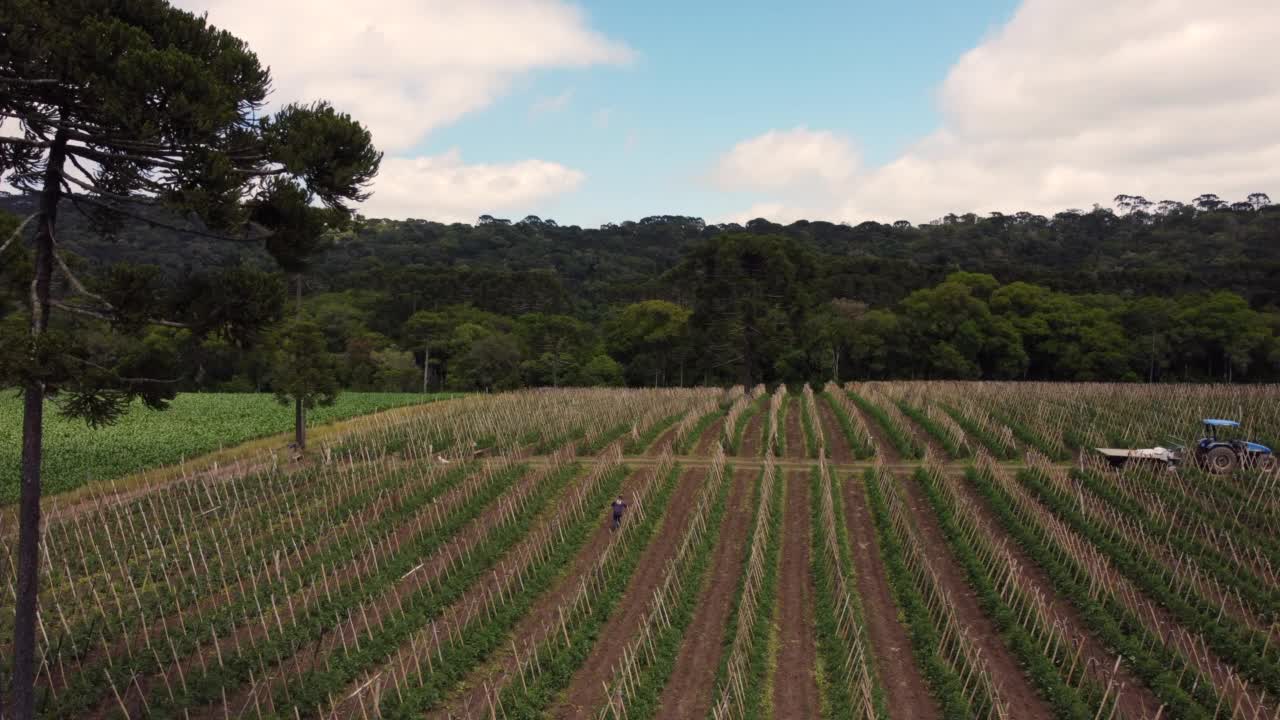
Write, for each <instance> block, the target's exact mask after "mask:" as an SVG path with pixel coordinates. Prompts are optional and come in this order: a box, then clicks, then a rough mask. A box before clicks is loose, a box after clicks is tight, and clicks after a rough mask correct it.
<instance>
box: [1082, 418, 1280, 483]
mask: <svg viewBox="0 0 1280 720" xmlns="http://www.w3.org/2000/svg"><path fill="white" fill-rule="evenodd" d="M1239 427H1240V423H1238V422H1236V421H1235V420H1220V419H1217V418H1206V419H1205V420H1204V431H1205V434H1204V437H1202V438H1200V440H1199V441H1198V442H1197V443H1196V444H1195V446H1194V447H1192V448H1191V449H1190V450H1189V451H1188V449H1187V448H1185V447H1181V446H1175V447H1171V448H1165V447H1153V448H1134V449H1128V448H1094V450H1096V451H1097V452H1098V453H1099V454H1101V455H1102V456H1103V457H1104V458H1106V459H1107V462H1109V463H1111V465H1112V467H1124V466H1125V465H1128V464H1129V463H1131V462H1138V463H1158V464H1163V465H1164V466H1165V467H1168V468H1175V467H1177V466H1178V465H1179V464H1181V463H1182V461H1183V460H1184V459H1186V458H1188V457H1189V458H1190V459H1191V460H1193V461H1194V462H1195V463H1196V464H1197V465H1198V466H1200V467H1201V468H1203V469H1204V470H1206V471H1208V472H1211V473H1213V474H1215V475H1226V474H1228V473H1230V472H1232V471H1234V470H1235V469H1236V468H1239V467H1246V468H1256V469H1258V470H1262V471H1264V472H1274V471H1275V470H1276V467H1277V459H1276V456H1275V455H1274V454H1273V453H1272V452H1271V448H1269V447H1267V446H1266V445H1261V444H1259V443H1256V442H1250V441H1247V440H1244V439H1242V438H1239V437H1228V434H1230V432H1231V431H1230V429H1231V428H1239ZM1220 435H1221V437H1220Z"/></svg>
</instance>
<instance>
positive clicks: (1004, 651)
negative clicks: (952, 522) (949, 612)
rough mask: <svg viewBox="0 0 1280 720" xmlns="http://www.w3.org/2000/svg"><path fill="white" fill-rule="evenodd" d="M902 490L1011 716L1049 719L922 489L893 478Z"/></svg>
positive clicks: (1049, 713) (1049, 712) (1046, 707)
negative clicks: (957, 556)
mask: <svg viewBox="0 0 1280 720" xmlns="http://www.w3.org/2000/svg"><path fill="white" fill-rule="evenodd" d="M897 480H898V483H899V484H900V486H901V487H902V489H903V500H905V501H906V504H907V506H908V507H909V508H910V509H911V513H912V514H913V515H914V516H915V520H916V523H915V524H916V527H917V528H919V530H920V533H919V535H920V540H921V542H922V543H923V544H924V548H923V549H924V553H925V557H928V558H930V560H931V562H932V564H933V567H934V570H936V571H937V573H938V578H939V579H940V580H941V582H942V584H943V587H944V589H945V590H946V592H947V593H948V594H950V596H951V599H952V601H953V602H954V603H955V609H956V615H957V617H959V619H960V623H961V624H962V625H963V626H965V627H968V628H969V631H970V633H971V635H972V637H973V639H974V640H975V642H976V643H977V645H978V647H979V648H981V650H982V655H983V657H984V658H985V659H986V661H987V667H988V668H989V669H990V671H991V677H992V680H993V681H994V682H995V685H996V688H997V690H998V691H999V693H1000V697H1001V698H1002V699H1003V700H1004V701H1005V702H1006V703H1007V704H1008V706H1009V711H1010V712H1011V713H1012V716H1013V717H1016V718H1019V719H1020V720H1021V719H1022V718H1039V719H1043V720H1049V719H1050V718H1052V717H1053V711H1052V710H1051V709H1050V707H1049V705H1048V704H1047V703H1046V702H1045V701H1044V700H1043V699H1042V698H1041V697H1040V696H1039V695H1038V694H1037V693H1036V690H1035V688H1034V687H1033V686H1032V685H1031V682H1030V680H1028V679H1027V676H1026V675H1025V674H1023V672H1022V666H1021V664H1020V663H1019V662H1018V658H1017V657H1016V656H1014V654H1013V653H1012V652H1011V651H1010V650H1009V648H1008V647H1007V646H1006V645H1005V644H1004V642H1002V641H1001V639H1000V632H999V630H998V629H997V628H996V626H995V623H993V622H992V621H991V618H989V617H987V615H986V613H984V612H983V611H982V607H981V605H980V604H979V602H978V596H977V594H975V593H974V592H973V589H972V588H970V587H969V582H968V578H967V577H966V575H965V572H964V570H963V569H962V568H961V567H960V565H959V564H958V563H956V561H955V558H953V557H952V556H951V549H950V548H949V547H947V541H946V538H945V537H944V536H943V534H942V529H941V528H940V527H938V519H937V517H935V516H934V514H933V508H932V507H930V506H929V503H928V501H927V500H926V499H925V497H924V489H923V488H921V487H920V483H919V482H918V481H917V480H916V479H915V478H906V477H902V476H898V477H897Z"/></svg>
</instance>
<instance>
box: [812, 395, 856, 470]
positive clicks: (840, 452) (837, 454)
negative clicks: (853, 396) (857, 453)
mask: <svg viewBox="0 0 1280 720" xmlns="http://www.w3.org/2000/svg"><path fill="white" fill-rule="evenodd" d="M814 404H815V405H817V406H818V419H819V420H820V421H821V422H822V438H823V440H825V441H826V444H827V456H828V457H830V458H831V459H832V460H834V461H835V462H838V463H846V462H853V449H852V448H850V447H849V441H848V440H847V439H846V438H845V436H844V431H843V430H842V429H841V428H840V421H839V420H837V419H836V414H835V413H834V412H833V411H832V410H831V405H830V404H828V403H827V401H826V400H825V399H823V398H820V397H819V398H815V399H814Z"/></svg>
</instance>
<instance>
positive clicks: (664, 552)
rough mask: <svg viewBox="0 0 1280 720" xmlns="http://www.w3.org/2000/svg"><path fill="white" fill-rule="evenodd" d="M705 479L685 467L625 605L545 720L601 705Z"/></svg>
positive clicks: (589, 712) (587, 714)
mask: <svg viewBox="0 0 1280 720" xmlns="http://www.w3.org/2000/svg"><path fill="white" fill-rule="evenodd" d="M706 477H707V471H706V469H704V468H694V469H686V470H685V471H684V472H683V474H682V475H681V477H680V481H679V484H678V485H677V486H676V490H675V493H674V494H673V495H672V496H671V500H670V502H669V503H668V504H667V507H666V512H665V513H663V519H662V524H661V525H660V526H659V528H658V530H657V532H656V535H655V537H654V538H653V540H651V541H650V543H649V546H648V547H646V548H645V549H644V552H643V554H642V555H641V557H640V563H639V565H638V566H637V567H636V569H635V572H634V573H633V574H632V576H631V579H630V580H629V581H628V582H627V589H626V591H625V593H624V595H623V599H622V601H621V604H620V605H619V606H618V607H617V608H616V609H615V610H614V611H613V613H612V614H611V616H610V617H609V619H608V621H606V622H605V624H604V627H603V628H601V630H600V636H599V637H598V638H596V642H595V644H594V645H592V648H591V653H590V654H589V655H588V656H587V660H586V662H584V663H583V664H582V667H580V668H578V671H577V672H576V673H574V675H573V678H572V679H571V680H570V681H569V687H568V688H567V689H566V690H565V693H564V696H563V697H562V698H561V700H560V702H559V703H557V704H556V706H555V707H553V708H551V710H550V711H548V713H547V716H548V717H553V718H557V720H565V719H567V718H579V719H585V718H592V717H594V714H595V710H596V708H597V707H599V705H600V702H601V701H600V694H601V683H604V682H606V681H608V680H609V678H610V677H611V676H612V674H613V668H614V666H615V665H617V663H618V661H619V660H620V659H621V658H622V652H623V650H624V649H625V646H626V643H627V642H628V641H629V640H631V639H632V637H633V635H632V630H634V629H635V628H637V627H639V626H640V624H641V620H642V618H643V616H644V614H645V613H646V612H647V611H648V609H649V601H650V599H651V596H652V592H651V590H652V589H653V588H655V587H657V586H658V583H659V581H660V580H661V578H662V574H663V573H664V572H666V566H667V560H669V559H670V558H671V557H672V556H673V555H674V554H675V551H676V548H677V546H678V545H679V543H680V538H681V537H682V535H683V531H684V526H685V523H686V522H687V521H688V520H689V517H690V515H691V514H692V512H693V509H694V506H695V505H696V503H695V502H694V500H695V498H697V496H698V490H699V489H700V488H701V486H702V483H703V481H704V480H705V479H706Z"/></svg>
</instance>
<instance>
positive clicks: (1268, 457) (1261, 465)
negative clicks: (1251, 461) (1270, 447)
mask: <svg viewBox="0 0 1280 720" xmlns="http://www.w3.org/2000/svg"><path fill="white" fill-rule="evenodd" d="M1255 462H1256V464H1257V467H1258V469H1259V470H1261V471H1262V472H1268V473H1269V472H1275V471H1276V467H1277V466H1280V460H1276V456H1275V455H1272V454H1270V453H1267V454H1264V455H1258V457H1257V460H1256V461H1255Z"/></svg>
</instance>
